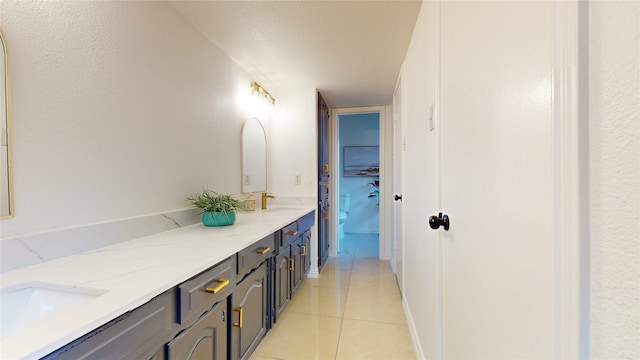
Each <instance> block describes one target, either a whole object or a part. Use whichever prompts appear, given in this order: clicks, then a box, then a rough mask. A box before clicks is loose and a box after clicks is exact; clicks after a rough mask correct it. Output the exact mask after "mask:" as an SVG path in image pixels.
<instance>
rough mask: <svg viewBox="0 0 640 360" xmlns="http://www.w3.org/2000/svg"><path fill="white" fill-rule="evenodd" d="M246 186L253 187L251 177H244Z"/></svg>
mask: <svg viewBox="0 0 640 360" xmlns="http://www.w3.org/2000/svg"><path fill="white" fill-rule="evenodd" d="M244 184H245V185H251V175H245V176H244Z"/></svg>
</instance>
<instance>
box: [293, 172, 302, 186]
mask: <svg viewBox="0 0 640 360" xmlns="http://www.w3.org/2000/svg"><path fill="white" fill-rule="evenodd" d="M294 183H295V184H296V185H302V175H300V174H296V175H295V179H294Z"/></svg>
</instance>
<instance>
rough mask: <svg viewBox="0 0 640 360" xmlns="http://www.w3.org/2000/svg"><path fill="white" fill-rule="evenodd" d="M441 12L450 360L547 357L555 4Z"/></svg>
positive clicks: (451, 6) (454, 7)
mask: <svg viewBox="0 0 640 360" xmlns="http://www.w3.org/2000/svg"><path fill="white" fill-rule="evenodd" d="M441 6H442V7H441V44H442V47H441V76H442V78H441V116H442V128H441V131H442V133H441V136H442V138H441V141H442V153H441V171H442V173H441V184H440V185H441V201H442V202H441V204H442V205H441V206H442V209H441V211H442V212H443V213H446V214H447V215H448V216H449V217H450V226H451V227H450V230H449V231H443V230H442V229H440V230H438V231H439V232H440V236H441V241H442V242H441V244H442V296H443V298H442V300H443V309H442V324H443V329H442V331H443V356H444V358H447V359H460V358H486V359H500V358H501V359H515V358H536V359H550V358H553V357H554V339H555V335H556V333H555V331H556V326H555V323H554V304H555V292H554V261H555V252H554V233H553V231H554V228H553V221H552V220H553V211H554V203H553V200H554V177H553V176H554V175H553V171H554V168H553V159H554V154H553V136H554V134H553V109H552V96H553V92H552V86H553V78H552V72H553V55H554V54H553V43H552V40H553V35H554V34H553V3H552V2H542V1H529V2H524V1H516V2H489V1H486V2H485V1H482V2H473V1H470V2H453V1H452V2H442V5H441Z"/></svg>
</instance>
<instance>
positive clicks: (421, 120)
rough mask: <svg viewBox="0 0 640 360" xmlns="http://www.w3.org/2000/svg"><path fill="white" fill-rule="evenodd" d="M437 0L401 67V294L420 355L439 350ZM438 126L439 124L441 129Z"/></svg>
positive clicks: (425, 12) (422, 17)
mask: <svg viewBox="0 0 640 360" xmlns="http://www.w3.org/2000/svg"><path fill="white" fill-rule="evenodd" d="M439 21H440V19H439V3H438V2H435V1H425V2H423V3H422V7H421V8H420V14H419V15H418V20H417V23H416V26H415V28H414V33H413V36H412V38H411V42H410V45H409V49H408V50H407V56H406V58H405V62H404V65H403V71H402V86H403V87H402V97H403V109H402V121H403V134H404V144H405V145H404V146H405V152H404V154H403V157H404V165H403V174H402V182H403V183H402V192H403V194H402V204H403V212H402V214H403V219H404V226H405V227H404V232H403V241H404V246H403V250H404V251H403V252H404V255H403V256H404V265H405V269H404V272H403V274H404V282H405V285H406V286H405V289H404V292H403V300H404V303H405V309H406V310H407V313H408V315H409V316H408V318H409V322H410V326H412V327H413V329H412V330H413V331H414V334H418V337H416V338H414V344H415V345H416V346H417V348H418V349H417V353H418V354H419V356H423V357H425V358H437V357H438V354H439V344H440V343H439V340H440V339H439V333H438V326H439V321H440V320H439V319H438V317H437V316H435V315H436V314H437V313H438V309H439V306H440V301H441V300H440V298H441V293H440V283H439V277H440V266H441V265H440V257H439V256H435V255H434V254H440V251H441V250H440V244H439V239H438V235H437V232H436V231H433V230H431V229H430V228H429V225H428V222H427V220H428V218H429V215H431V214H437V213H438V211H441V209H440V204H439V199H438V196H437V194H438V186H439V185H438V183H437V177H436V171H435V170H436V169H437V166H438V164H437V157H438V155H437V151H438V149H437V146H438V143H437V142H438V132H437V131H434V132H430V131H429V127H428V123H427V121H428V114H429V107H430V105H431V104H433V103H437V90H438V87H439V77H438V76H439V62H438V60H439V51H440V50H439V40H438V39H439V34H440V33H439V26H440V25H439ZM438 129H439V127H438ZM438 131H439V130H438Z"/></svg>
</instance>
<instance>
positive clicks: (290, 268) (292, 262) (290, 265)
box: [289, 258, 296, 271]
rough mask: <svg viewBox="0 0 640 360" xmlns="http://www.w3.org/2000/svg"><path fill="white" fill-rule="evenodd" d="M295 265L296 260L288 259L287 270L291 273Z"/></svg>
mask: <svg viewBox="0 0 640 360" xmlns="http://www.w3.org/2000/svg"><path fill="white" fill-rule="evenodd" d="M295 264H296V260H295V259H294V258H290V259H289V270H291V271H293V267H294V266H295Z"/></svg>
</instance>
